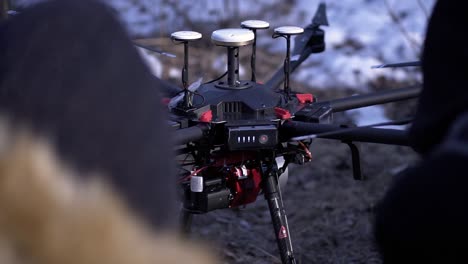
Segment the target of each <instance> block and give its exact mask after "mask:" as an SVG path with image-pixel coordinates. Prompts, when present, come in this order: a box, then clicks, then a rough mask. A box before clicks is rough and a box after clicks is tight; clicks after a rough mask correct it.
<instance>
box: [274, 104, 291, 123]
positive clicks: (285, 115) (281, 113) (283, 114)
mask: <svg viewBox="0 0 468 264" xmlns="http://www.w3.org/2000/svg"><path fill="white" fill-rule="evenodd" d="M275 114H276V117H278V118H280V119H282V120H287V119H289V118H291V113H289V111H288V110H286V109H283V108H280V107H275Z"/></svg>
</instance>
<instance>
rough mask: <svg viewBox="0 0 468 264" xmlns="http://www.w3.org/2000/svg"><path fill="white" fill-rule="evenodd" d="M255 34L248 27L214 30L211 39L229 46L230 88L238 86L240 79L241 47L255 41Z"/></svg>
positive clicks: (219, 44)
mask: <svg viewBox="0 0 468 264" xmlns="http://www.w3.org/2000/svg"><path fill="white" fill-rule="evenodd" d="M254 38H255V36H254V34H253V32H252V31H250V30H248V29H241V28H227V29H219V30H215V31H213V33H212V34H211V41H212V42H213V43H214V44H216V45H218V46H224V47H227V50H228V55H227V59H228V81H227V85H228V87H229V88H237V87H238V86H239V85H240V81H239V47H242V46H245V45H249V44H251V43H252V42H253V41H254Z"/></svg>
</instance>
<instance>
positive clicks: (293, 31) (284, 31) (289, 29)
mask: <svg viewBox="0 0 468 264" xmlns="http://www.w3.org/2000/svg"><path fill="white" fill-rule="evenodd" d="M275 33H276V34H278V35H298V34H302V33H304V29H303V28H301V27H295V26H284V27H277V28H275Z"/></svg>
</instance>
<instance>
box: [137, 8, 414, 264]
mask: <svg viewBox="0 0 468 264" xmlns="http://www.w3.org/2000/svg"><path fill="white" fill-rule="evenodd" d="M322 26H328V19H327V14H326V5H325V4H324V3H321V4H320V5H319V7H318V10H317V12H316V14H315V15H314V17H313V19H312V23H311V24H310V25H308V26H306V27H305V28H301V27H296V26H283V27H278V28H275V29H274V34H273V36H272V37H273V38H284V39H285V40H286V55H285V59H284V64H283V66H282V67H281V68H280V69H279V70H278V71H277V72H276V73H275V74H274V75H273V77H272V78H271V79H270V80H268V81H267V82H265V83H263V84H261V83H259V82H257V80H256V40H257V31H259V30H265V29H268V28H269V23H268V22H265V21H261V20H247V21H244V22H242V23H241V25H240V28H228V29H219V30H215V31H214V32H212V34H211V41H212V43H213V44H214V45H216V46H220V47H223V48H225V49H226V50H227V71H226V73H225V74H223V75H222V76H221V77H219V78H217V79H215V80H213V81H209V82H206V83H201V81H198V82H195V83H193V84H191V85H189V80H188V76H189V74H188V73H189V68H188V65H189V63H188V60H189V46H190V43H191V42H194V41H197V40H199V39H201V38H202V34H200V33H198V32H194V31H178V32H174V33H172V34H171V39H172V41H173V42H174V43H176V44H181V45H183V46H184V65H183V68H182V73H181V79H182V86H183V89H182V90H180V89H175V90H173V91H166V92H167V95H170V96H171V97H172V98H171V100H170V102H169V103H168V112H169V121H168V122H169V125H170V126H171V128H172V129H173V135H174V138H175V142H176V151H177V154H178V155H181V156H184V155H185V157H186V158H185V159H184V160H183V161H182V163H181V164H179V165H180V173H179V179H178V185H179V186H180V190H181V196H182V202H183V206H182V210H181V224H182V229H183V231H184V232H187V233H188V232H190V225H191V220H192V217H193V216H194V215H196V214H203V213H208V212H210V211H213V210H218V209H225V208H236V207H240V206H244V205H247V204H250V203H253V202H255V201H256V200H257V198H258V196H259V195H261V194H262V195H263V196H264V198H265V200H266V201H267V203H268V207H269V210H270V215H271V221H272V223H273V233H274V235H275V237H276V242H277V245H278V249H279V253H280V256H281V261H282V263H284V264H292V263H297V260H296V258H295V257H294V251H293V246H292V245H293V243H292V240H291V238H290V235H289V226H288V221H287V215H286V210H285V207H284V204H283V201H282V193H281V188H282V187H283V186H284V184H285V182H286V180H287V177H288V165H290V164H300V165H302V164H305V163H307V162H310V161H311V159H312V156H311V153H310V151H309V147H310V145H311V143H312V141H313V139H315V138H327V139H333V140H339V141H341V142H343V143H344V144H347V145H348V146H349V147H350V150H351V158H352V164H353V176H354V179H356V180H364V177H363V176H362V174H361V166H360V155H359V149H358V147H357V146H356V144H355V142H369V143H382V144H391V145H401V146H408V145H409V142H408V139H407V135H406V132H405V131H402V130H396V129H385V128H381V127H382V126H387V125H405V124H408V123H410V122H411V120H410V119H407V120H401V121H392V122H386V123H380V124H374V125H369V126H365V127H346V126H342V125H336V124H333V123H332V120H333V118H332V116H333V113H336V112H342V111H346V110H350V109H355V108H360V107H365V106H371V105H378V104H383V103H389V102H395V101H400V100H406V99H411V98H416V97H418V96H419V93H420V92H421V86H420V85H417V86H411V87H407V88H400V89H391V90H386V91H382V92H376V93H369V94H365V95H357V96H352V97H347V98H340V99H335V100H329V101H318V100H317V98H316V97H314V95H313V94H310V93H298V92H294V91H293V89H292V88H291V87H290V81H289V80H290V75H291V74H292V73H293V72H294V71H295V70H296V69H297V68H298V67H299V66H300V65H301V63H302V62H303V61H305V60H306V59H307V58H308V57H309V55H310V54H312V53H320V52H323V51H325V49H326V45H325V31H324V30H323V29H322V28H321V27H322ZM292 37H296V39H295V45H294V48H293V50H292V51H291V38H292ZM248 45H252V53H251V57H250V66H251V78H250V80H241V79H240V76H239V48H240V47H244V46H248ZM139 46H140V47H143V48H147V47H145V46H141V45H139ZM153 51H155V52H158V53H162V51H160V50H158V49H156V50H155V49H153ZM163 55H167V56H171V55H170V54H169V55H168V54H167V53H165V54H163ZM408 66H420V62H419V61H415V62H405V63H396V64H384V65H378V66H375V68H388V67H408ZM224 77H225V78H224ZM223 78H224V79H223ZM282 83H283V87H282V88H279V87H280V85H281V84H282ZM377 127H379V128H377ZM189 156H191V157H192V158H191V159H190V160H189V159H188V157H189Z"/></svg>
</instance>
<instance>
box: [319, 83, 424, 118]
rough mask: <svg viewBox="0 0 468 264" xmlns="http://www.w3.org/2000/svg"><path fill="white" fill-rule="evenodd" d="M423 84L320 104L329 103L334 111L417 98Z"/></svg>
mask: <svg viewBox="0 0 468 264" xmlns="http://www.w3.org/2000/svg"><path fill="white" fill-rule="evenodd" d="M421 89H422V88H421V85H416V86H411V87H405V88H399V89H391V90H385V91H382V92H376V93H371V94H365V95H355V96H351V97H346V98H341V99H335V100H330V101H323V102H320V104H324V105H328V106H329V107H331V108H332V111H333V112H341V111H346V110H350V109H355V108H360V107H366V106H370V105H377V104H384V103H389V102H396V101H402V100H407V99H411V98H416V97H418V96H419V94H420V93H421Z"/></svg>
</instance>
